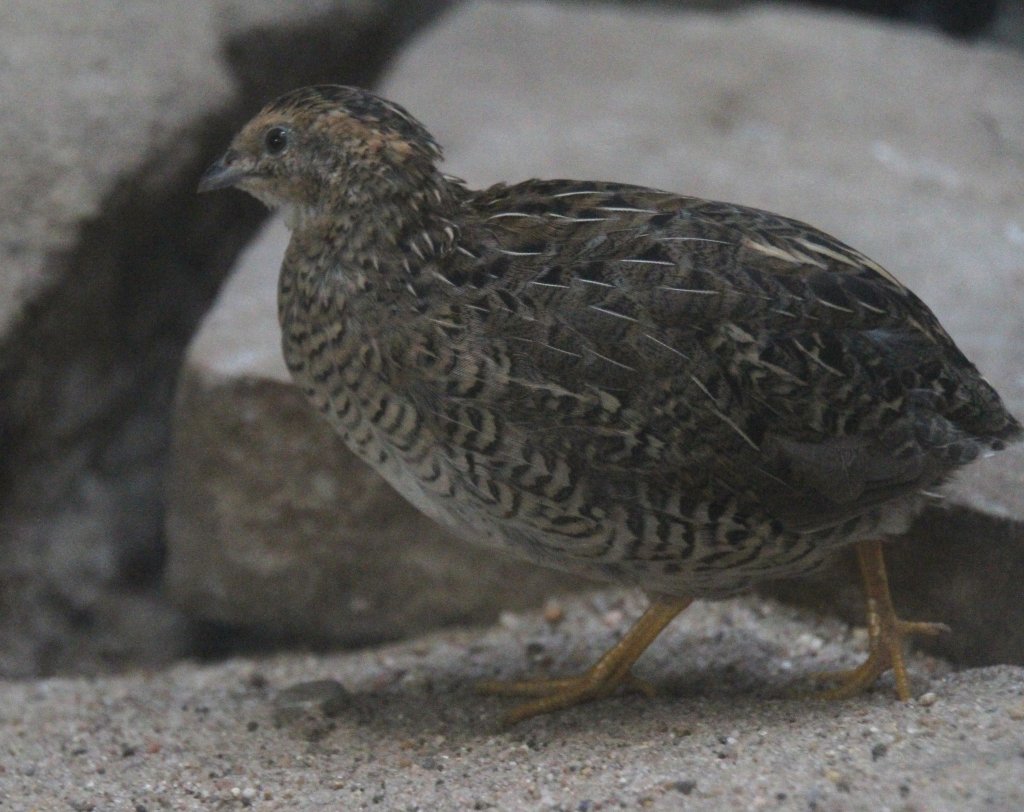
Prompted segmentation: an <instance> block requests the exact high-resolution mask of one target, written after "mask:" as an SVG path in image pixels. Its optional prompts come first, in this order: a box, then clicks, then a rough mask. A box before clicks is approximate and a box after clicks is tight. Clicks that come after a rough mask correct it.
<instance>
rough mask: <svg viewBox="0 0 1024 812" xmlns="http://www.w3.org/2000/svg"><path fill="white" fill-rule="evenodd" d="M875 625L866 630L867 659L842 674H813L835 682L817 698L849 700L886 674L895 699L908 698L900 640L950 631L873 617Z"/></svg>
mask: <svg viewBox="0 0 1024 812" xmlns="http://www.w3.org/2000/svg"><path fill="white" fill-rule="evenodd" d="M873 620H874V621H876V622H875V623H872V625H871V626H869V627H868V634H869V645H868V658H867V659H866V660H865V661H864V662H863V663H861V664H860V665H859V666H857V667H856V668H851V669H848V670H845V671H835V672H831V673H830V672H823V673H818V674H814V675H813V676H814V678H815V679H819V680H828V681H832V682H837V683H838V685H836V687H834V688H831V689H829V690H827V691H821V692H818V693H816V694H815V695H814V696H815V698H817V699H849V698H850V697H853V696H856V695H857V694H859V693H863V692H864V691H866V690H867V689H868V688H869V687H871V685H872V683H874V681H875V680H876V679H878V678H879V677H880V676H881V675H882V674H884V673H885V672H886V671H890V670H891V671H892V672H893V677H894V679H895V682H896V696H897V697H898V698H899V699H900V701H902V702H906V701H907V700H909V699H910V680H909V678H908V676H907V667H906V664H905V663H904V660H903V639H904V638H905V637H908V636H910V635H912V634H924V635H928V636H930V637H934V636H936V635H938V634H942V633H943V632H948V631H950V628H949V626H947V625H946V624H945V623H926V622H921V621H909V620H900V619H899V618H897V617H892V618H885V617H879V618H873Z"/></svg>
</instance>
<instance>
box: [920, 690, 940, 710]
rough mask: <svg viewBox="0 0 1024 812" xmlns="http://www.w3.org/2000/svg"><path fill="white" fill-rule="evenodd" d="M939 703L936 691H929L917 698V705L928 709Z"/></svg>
mask: <svg viewBox="0 0 1024 812" xmlns="http://www.w3.org/2000/svg"><path fill="white" fill-rule="evenodd" d="M938 701H939V697H938V695H937V694H936V693H935V692H934V691H928V692H927V693H924V694H921V696H919V697H918V698H917V704H918V705H922V706H924V707H926V708H930V707H931V706H932V705H934V704H935V703H936V702H938Z"/></svg>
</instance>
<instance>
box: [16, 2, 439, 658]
mask: <svg viewBox="0 0 1024 812" xmlns="http://www.w3.org/2000/svg"><path fill="white" fill-rule="evenodd" d="M420 7H423V8H428V7H429V8H431V9H435V8H437V7H438V4H436V3H432V2H428V0H422V1H421V0H406V1H405V2H401V0H311V1H310V2H306V3H301V4H290V5H289V4H281V3H277V2H271V1H270V0H258V2H240V0H185V2H179V3H163V2H156V0H145V1H140V2H132V3H128V4H125V3H118V2H113V1H112V0H78V1H77V2H75V1H74V0H40V1H39V2H31V3H29V2H21V3H4V4H3V11H2V14H0V16H2V18H3V22H2V24H0V141H2V143H3V144H4V156H3V161H2V165H0V166H2V168H0V674H4V673H6V674H32V673H38V672H41V671H42V672H52V671H54V670H64V669H74V670H94V669H97V668H104V667H108V666H110V665H117V664H119V663H124V662H153V661H159V660H166V659H167V658H168V657H172V656H174V655H175V653H178V652H181V651H183V650H188V649H189V648H190V647H191V644H190V642H189V639H188V632H187V630H186V628H185V625H184V624H183V623H182V622H181V620H180V618H179V616H178V615H177V614H176V613H175V612H173V611H171V610H170V609H169V607H168V606H167V605H166V602H164V601H163V600H162V597H161V596H160V595H159V594H158V585H159V578H158V573H159V571H160V568H161V564H162V538H161V534H162V519H163V516H162V490H161V485H162V482H161V480H162V476H163V469H164V465H165V461H166V456H167V446H168V439H169V431H168V423H169V413H170V401H171V395H172V392H173V381H174V378H175V375H176V372H177V367H178V364H179V362H180V356H181V353H182V351H183V348H184V345H185V344H186V342H187V340H188V337H189V335H190V334H191V333H192V331H193V330H194V327H195V323H196V321H197V319H198V317H199V315H200V314H201V313H202V311H203V310H204V309H205V308H206V307H207V306H208V305H209V302H210V301H211V300H212V298H213V296H214V295H215V293H216V288H217V284H218V282H219V280H220V278H221V276H222V274H223V270H222V269H223V268H224V266H225V265H226V262H227V260H226V258H227V257H229V256H230V255H231V254H232V253H233V252H234V251H235V250H236V249H237V246H238V245H239V244H241V243H242V242H243V241H244V240H245V239H247V238H248V236H249V235H250V234H251V233H252V231H253V229H254V228H255V226H256V224H257V222H258V219H259V217H260V216H261V215H260V214H259V212H258V207H256V206H255V205H252V204H250V203H247V202H242V201H240V200H237V199H228V198H222V199H220V200H215V201H211V200H205V201H199V200H197V199H196V198H195V195H194V190H195V181H196V177H197V176H198V174H199V173H200V172H201V170H202V168H203V166H204V164H205V163H206V162H208V161H209V160H210V156H211V152H212V150H213V145H214V144H220V143H221V142H222V141H223V139H224V138H226V137H227V135H228V133H229V132H230V131H231V129H232V128H233V127H234V126H235V125H236V124H237V122H238V120H239V118H240V116H241V115H242V113H241V112H239V111H241V110H242V109H245V110H248V109H249V108H250V107H251V105H252V104H253V103H255V102H256V100H258V99H262V98H264V97H266V96H267V95H272V94H274V93H277V92H279V91H280V90H282V89H283V88H284V87H287V86H292V85H294V84H299V83H304V82H309V81H318V80H323V79H326V78H346V79H347V80H349V81H368V80H369V79H371V78H372V77H373V75H374V72H375V70H376V68H378V67H379V65H380V64H381V62H382V61H383V59H384V58H385V57H386V55H387V54H388V53H389V51H390V49H391V47H393V45H394V43H395V42H396V41H397V40H398V39H399V37H400V36H401V34H402V32H403V31H405V30H407V29H408V28H409V27H410V26H411V25H412V23H413V22H414V21H415V20H417V19H419V18H421V17H422V16H423V13H422V10H421V9H420Z"/></svg>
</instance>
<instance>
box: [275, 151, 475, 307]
mask: <svg viewBox="0 0 1024 812" xmlns="http://www.w3.org/2000/svg"><path fill="white" fill-rule="evenodd" d="M431 169H432V170H433V171H432V172H431V173H425V172H424V173H422V174H421V175H419V176H418V177H415V178H413V177H410V175H409V173H402V174H401V175H400V176H398V177H395V176H394V175H397V174H398V173H394V175H388V174H385V173H381V174H378V175H376V176H375V177H372V178H367V179H359V178H354V177H351V176H350V177H349V179H348V182H347V183H346V184H345V185H344V187H343V188H339V189H337V190H334V192H333V193H332V194H329V195H327V196H326V201H325V202H324V203H323V204H321V205H320V206H318V207H316V209H310V210H307V212H306V213H305V214H304V215H302V216H300V217H298V218H296V219H295V221H294V227H293V235H292V247H293V248H294V249H295V250H296V251H297V252H299V253H301V254H302V255H303V256H305V257H306V261H304V262H302V263H300V264H298V266H297V267H298V268H301V269H302V270H301V271H297V272H298V273H299V274H300V275H301V276H302V277H304V279H302V280H296V281H298V282H300V284H299V287H300V288H302V289H305V290H306V291H308V292H312V291H314V290H315V291H318V295H322V294H324V293H326V291H327V290H332V291H333V294H332V295H333V296H334V297H340V298H342V299H344V300H345V301H346V302H347V308H348V312H349V315H350V317H356V316H357V315H358V313H359V311H361V310H364V309H365V311H366V313H367V314H371V315H372V314H381V315H382V314H383V313H384V312H385V311H387V312H393V313H396V314H397V313H408V312H409V309H410V307H412V308H413V309H415V307H416V303H417V301H418V300H419V299H420V297H421V296H422V295H423V293H424V289H425V286H428V285H429V284H430V280H431V279H432V278H433V277H432V275H430V274H429V273H424V271H425V269H426V268H428V267H429V266H430V265H431V264H432V262H433V261H435V260H437V259H440V258H442V257H444V256H446V255H447V254H448V253H450V252H451V251H452V250H453V248H454V245H455V241H456V240H457V238H458V226H457V225H456V223H455V220H456V219H457V212H458V209H459V207H460V206H461V204H462V201H463V199H464V197H465V195H466V190H465V188H464V187H463V186H462V185H461V183H459V182H457V181H455V180H453V179H449V178H448V177H447V176H445V175H443V174H441V173H440V172H438V171H437V170H436V169H433V168H432V167H431ZM360 181H362V182H360ZM382 306H384V307H382Z"/></svg>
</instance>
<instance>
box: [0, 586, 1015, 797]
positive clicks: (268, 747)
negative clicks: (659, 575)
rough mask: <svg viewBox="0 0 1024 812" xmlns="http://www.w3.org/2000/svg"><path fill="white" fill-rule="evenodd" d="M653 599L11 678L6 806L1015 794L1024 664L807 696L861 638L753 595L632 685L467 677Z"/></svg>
mask: <svg viewBox="0 0 1024 812" xmlns="http://www.w3.org/2000/svg"><path fill="white" fill-rule="evenodd" d="M642 605H643V604H642V600H641V599H640V598H638V597H637V596H634V595H631V594H626V593H622V592H616V591H612V592H600V593H596V594H594V595H590V596H586V597H584V598H574V599H567V600H564V601H561V602H557V603H550V604H549V605H548V606H547V607H546V608H545V610H544V611H541V612H535V613H531V614H526V615H507V616H505V617H503V618H502V621H501V623H499V624H498V625H497V626H496V627H494V628H492V629H487V630H458V631H450V632H444V633H439V634H434V635H431V636H429V637H424V638H421V639H418V640H414V641H411V642H406V643H401V644H395V645H392V646H387V647H382V648H377V649H371V650H365V651H360V652H356V653H348V654H332V655H323V656H320V655H309V654H306V655H295V654H289V655H279V656H275V657H270V658H263V659H256V660H246V659H237V660H233V661H230V662H226V663H221V664H217V665H193V664H181V665H178V666H175V667H173V668H171V669H168V670H165V671H160V672H156V673H148V674H135V675H129V676H122V677H117V678H103V679H94V680H89V679H50V680H40V681H35V682H23V683H17V682H8V683H0V809H2V810H51V809H52V810H67V809H71V810H108V809H109V810H122V809H124V810H133V812H142V811H143V810H147V811H148V812H153V810H162V809H173V810H189V809H202V810H205V809H233V808H244V807H251V808H254V809H268V810H269V809H297V810H305V809H381V810H391V809H394V810H416V809H420V810H438V809H459V810H461V809H544V810H547V809H550V810H566V811H567V812H569V811H571V812H590V811H591V810H609V809H654V810H661V809H664V810H669V809H709V810H710V809H801V810H803V809H809V810H848V809H849V810H854V809H864V810H881V809H893V810H906V811H907V812H909V810H944V809H949V810H964V809H986V810H1018V809H1022V808H1024V669H1021V668H1013V667H998V668H986V669H979V670H972V671H965V672H961V673H951V670H950V668H949V666H948V665H946V664H945V663H943V662H941V661H938V660H935V659H932V658H929V657H925V656H921V655H915V656H914V657H913V659H912V672H913V679H914V690H915V695H916V696H917V699H916V700H914V701H912V702H909V703H906V704H901V703H898V702H896V701H895V700H894V699H893V697H892V694H891V690H890V686H889V685H888V684H886V683H885V682H884V681H883V683H882V684H880V686H879V688H878V690H876V691H874V692H873V693H870V694H868V695H866V696H863V697H860V698H858V699H855V700H850V701H846V702H824V701H818V700H809V699H806V698H802V697H799V696H798V694H799V693H800V692H801V691H806V690H807V689H808V688H809V687H810V686H811V685H812V682H811V681H810V679H809V676H808V675H809V674H811V673H813V672H815V671H818V670H822V669H825V670H828V669H835V668H839V667H844V666H849V665H852V664H854V663H856V662H857V661H858V659H859V658H860V657H861V656H863V655H862V652H863V647H864V634H863V632H859V631H856V630H854V631H851V630H850V629H848V628H847V627H845V626H844V625H842V624H841V623H839V622H838V621H835V620H829V619H821V618H817V617H814V616H811V615H807V614H804V613H801V612H799V611H798V610H794V609H790V608H787V607H782V606H780V605H778V604H774V603H771V602H767V601H763V600H760V599H754V598H746V599H740V600H732V601H724V602H720V603H701V604H696V605H694V606H693V607H691V609H689V610H688V611H687V612H686V613H684V615H683V616H681V617H680V618H679V619H678V620H676V621H675V623H674V624H673V625H672V626H671V627H670V629H669V630H668V631H667V632H666V634H665V635H664V637H663V638H662V639H660V640H659V641H658V642H657V643H656V644H655V646H654V647H653V648H652V649H651V650H650V651H649V652H648V654H647V655H646V656H645V657H644V659H643V660H642V661H641V663H640V665H639V667H638V672H639V673H640V674H641V675H642V676H644V677H647V678H649V679H651V680H652V681H654V682H655V683H656V684H657V685H658V686H659V689H660V690H661V692H662V693H661V695H660V696H659V697H658V698H656V699H653V700H650V699H645V698H642V697H640V696H624V697H618V698H615V699H612V700H607V701H605V702H602V703H597V704H593V705H588V706H584V707H579V708H576V709H572V710H569V711H566V712H562V713H559V714H557V715H554V716H548V717H542V718H538V719H534V720H530V721H528V722H525V723H522V724H520V725H518V726H516V727H513V728H511V729H503V728H502V727H501V725H500V717H501V713H502V711H503V709H506V708H508V707H509V705H510V701H509V700H505V699H499V698H494V697H482V696H478V695H476V694H475V693H474V691H473V689H472V685H473V682H474V680H476V679H479V678H482V677H490V676H503V677H513V676H517V675H522V674H524V673H547V672H551V673H563V672H566V671H571V670H578V669H580V668H581V667H583V666H584V665H586V664H587V663H588V662H589V661H590V660H591V659H592V658H593V657H595V656H596V655H597V654H598V653H599V652H600V650H601V649H602V648H604V647H605V646H607V645H608V644H609V643H611V642H612V641H613V640H614V639H615V638H616V636H617V635H618V634H619V632H620V630H621V629H622V628H623V627H624V626H625V625H626V624H628V622H629V621H630V620H631V619H632V618H633V617H635V616H636V615H637V614H638V613H639V611H640V610H641V609H642Z"/></svg>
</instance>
